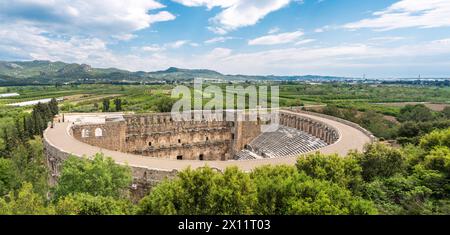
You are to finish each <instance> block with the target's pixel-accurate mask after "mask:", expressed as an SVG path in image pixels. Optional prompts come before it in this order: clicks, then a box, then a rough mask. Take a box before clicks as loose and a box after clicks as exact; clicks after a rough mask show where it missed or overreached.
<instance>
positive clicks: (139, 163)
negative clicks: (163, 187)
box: [44, 110, 374, 198]
mask: <svg viewBox="0 0 450 235" xmlns="http://www.w3.org/2000/svg"><path fill="white" fill-rule="evenodd" d="M301 120H303V122H302V121H301ZM305 121H307V123H309V124H310V125H305V124H302V123H305ZM280 124H282V125H286V126H289V127H293V128H298V129H300V130H307V132H308V133H313V134H314V135H315V136H317V137H319V138H321V139H324V140H327V141H328V142H329V143H330V145H328V146H326V147H324V148H322V149H320V151H319V152H321V153H324V154H333V153H337V154H340V155H345V154H347V153H348V151H350V150H358V151H361V150H362V149H363V147H364V145H365V144H367V143H370V142H372V141H373V140H374V138H372V137H371V134H370V135H368V134H369V132H367V131H364V129H362V128H358V126H357V125H356V124H351V125H349V124H348V123H346V122H342V121H341V120H338V119H330V118H329V117H324V116H320V115H316V114H312V113H297V112H292V111H287V110H283V111H280ZM241 131H242V130H241ZM244 132H245V131H244ZM105 134H107V133H105ZM254 137H256V136H252V138H254ZM249 139H250V138H249ZM239 145H242V146H239V147H243V143H239ZM44 147H45V151H46V155H47V163H48V167H49V169H50V171H51V174H52V177H51V181H52V183H55V182H56V179H57V177H58V176H59V169H60V166H61V163H62V162H63V161H64V160H65V159H66V158H67V157H68V156H69V155H74V156H78V157H86V156H93V155H95V154H96V153H103V154H104V155H105V156H108V157H111V158H112V159H113V160H114V161H115V162H116V163H118V164H124V165H125V164H127V165H129V166H130V167H131V168H132V171H133V177H134V182H133V185H132V186H131V188H132V190H133V192H134V193H133V194H134V196H136V197H137V198H139V197H141V196H142V195H143V194H144V193H145V192H146V190H147V189H148V188H149V187H151V186H152V185H154V184H155V183H157V182H159V181H161V180H162V179H164V178H166V177H174V176H175V175H176V173H177V172H178V171H180V170H183V169H186V168H187V167H191V168H199V167H204V166H209V167H212V168H215V169H217V170H223V169H225V168H227V167H229V166H237V167H239V168H240V169H242V170H244V171H250V170H252V169H254V168H255V167H259V166H263V165H269V164H271V165H279V164H288V165H293V164H295V162H296V159H297V157H286V158H270V159H258V160H240V161H233V160H230V161H220V160H216V161H200V160H182V161H180V160H173V159H161V158H154V157H148V156H142V155H135V154H131V153H124V152H119V151H114V150H111V149H114V148H111V149H107V148H103V147H98V146H93V145H90V144H87V143H83V142H81V141H79V140H77V139H76V138H74V137H73V133H72V128H71V124H70V123H67V122H62V123H55V125H54V127H53V128H47V130H45V132H44ZM110 147H111V146H110ZM108 148H109V147H108Z"/></svg>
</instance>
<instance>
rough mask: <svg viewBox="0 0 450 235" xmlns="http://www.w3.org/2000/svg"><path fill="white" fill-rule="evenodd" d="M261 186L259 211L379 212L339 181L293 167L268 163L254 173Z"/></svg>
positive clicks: (319, 213) (306, 212) (284, 213)
mask: <svg viewBox="0 0 450 235" xmlns="http://www.w3.org/2000/svg"><path fill="white" fill-rule="evenodd" d="M251 177H252V179H253V180H254V182H255V184H256V188H257V194H258V203H257V206H256V208H255V213H256V214H262V215H287V214H298V215H323V214H375V213H376V210H375V208H374V206H373V205H372V204H371V203H370V202H369V201H366V200H363V199H361V198H359V197H355V196H353V195H352V194H351V192H350V191H349V190H347V189H345V188H343V187H341V186H339V185H337V184H334V183H331V182H328V181H324V180H317V179H311V178H310V177H308V176H306V175H305V174H300V173H299V172H298V171H297V170H296V169H295V168H294V167H290V166H275V167H271V166H267V167H261V168H257V169H255V170H254V171H253V172H252V173H251Z"/></svg>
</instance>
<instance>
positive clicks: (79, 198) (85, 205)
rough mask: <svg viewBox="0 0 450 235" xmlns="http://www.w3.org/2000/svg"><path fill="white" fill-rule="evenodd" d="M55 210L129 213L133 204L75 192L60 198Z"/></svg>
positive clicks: (86, 212) (79, 213) (99, 213)
mask: <svg viewBox="0 0 450 235" xmlns="http://www.w3.org/2000/svg"><path fill="white" fill-rule="evenodd" d="M55 210H56V214H58V215H131V214H133V213H134V206H133V204H132V203H131V202H130V201H128V200H124V199H115V198H113V197H104V196H92V195H90V194H86V193H76V194H73V195H68V196H66V197H64V198H61V199H60V200H59V201H58V202H57V204H56V206H55Z"/></svg>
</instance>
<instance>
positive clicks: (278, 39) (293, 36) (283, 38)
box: [248, 31, 304, 46]
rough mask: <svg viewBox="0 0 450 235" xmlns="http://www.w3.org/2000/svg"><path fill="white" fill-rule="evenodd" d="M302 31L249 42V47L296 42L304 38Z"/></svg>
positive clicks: (271, 35)
mask: <svg viewBox="0 0 450 235" xmlns="http://www.w3.org/2000/svg"><path fill="white" fill-rule="evenodd" d="M303 35H304V33H303V32H302V31H295V32H289V33H280V34H270V35H266V36H263V37H259V38H255V39H252V40H249V41H248V45H252V46H253V45H277V44H286V43H290V42H294V41H296V40H298V39H299V38H300V37H302V36H303Z"/></svg>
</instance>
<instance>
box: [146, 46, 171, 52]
mask: <svg viewBox="0 0 450 235" xmlns="http://www.w3.org/2000/svg"><path fill="white" fill-rule="evenodd" d="M141 50H143V51H146V52H158V51H163V50H165V48H163V47H160V46H158V45H151V46H144V47H141Z"/></svg>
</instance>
